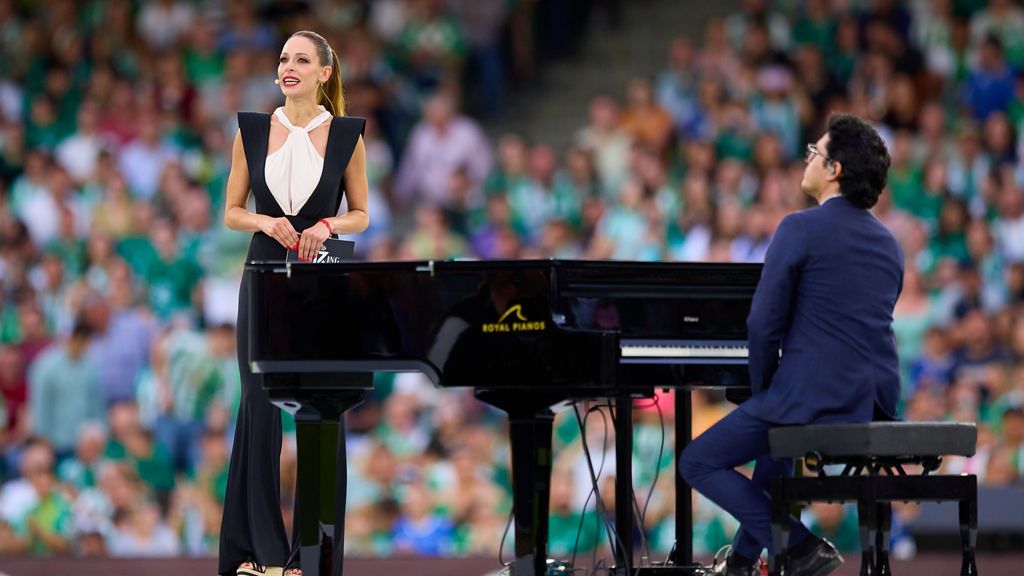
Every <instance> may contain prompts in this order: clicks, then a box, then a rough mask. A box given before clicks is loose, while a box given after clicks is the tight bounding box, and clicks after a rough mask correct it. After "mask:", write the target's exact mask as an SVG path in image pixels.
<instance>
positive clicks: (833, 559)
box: [786, 539, 843, 576]
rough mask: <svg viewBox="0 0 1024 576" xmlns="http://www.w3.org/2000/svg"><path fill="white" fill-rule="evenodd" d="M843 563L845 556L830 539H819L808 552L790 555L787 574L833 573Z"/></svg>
mask: <svg viewBox="0 0 1024 576" xmlns="http://www.w3.org/2000/svg"><path fill="white" fill-rule="evenodd" d="M842 563H843V557H842V556H840V555H839V551H838V550H836V548H835V546H833V545H832V543H831V542H829V541H828V540H824V539H823V540H819V541H818V543H817V544H816V545H815V546H814V549H812V550H811V551H810V552H808V553H807V554H804V555H803V556H797V557H795V558H794V557H792V556H791V557H790V558H789V562H788V563H787V565H786V568H787V569H786V576H825V575H826V574H831V573H832V572H833V571H835V569H836V568H839V565H840V564H842Z"/></svg>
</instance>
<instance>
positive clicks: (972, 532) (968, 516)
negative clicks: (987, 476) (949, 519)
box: [960, 489, 978, 576]
mask: <svg viewBox="0 0 1024 576" xmlns="http://www.w3.org/2000/svg"><path fill="white" fill-rule="evenodd" d="M977 542H978V496H977V489H975V491H974V493H973V494H972V495H971V497H970V498H968V499H967V500H961V501H960V545H961V549H962V551H963V563H962V564H961V565H960V576H977V574H978V566H977V565H976V564H975V562H974V547H975V546H976V545H977Z"/></svg>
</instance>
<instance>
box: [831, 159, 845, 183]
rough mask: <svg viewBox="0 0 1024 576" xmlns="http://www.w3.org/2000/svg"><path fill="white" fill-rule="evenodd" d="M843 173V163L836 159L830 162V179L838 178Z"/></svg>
mask: <svg viewBox="0 0 1024 576" xmlns="http://www.w3.org/2000/svg"><path fill="white" fill-rule="evenodd" d="M842 173H843V165H842V164H841V163H839V162H836V161H835V160H833V161H831V162H829V164H828V179H829V180H838V179H839V176H840V175H841V174H842Z"/></svg>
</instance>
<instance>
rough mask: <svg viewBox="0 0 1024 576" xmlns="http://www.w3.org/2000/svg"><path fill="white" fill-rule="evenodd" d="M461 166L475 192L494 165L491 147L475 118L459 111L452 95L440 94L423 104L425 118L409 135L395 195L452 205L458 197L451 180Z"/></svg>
mask: <svg viewBox="0 0 1024 576" xmlns="http://www.w3.org/2000/svg"><path fill="white" fill-rule="evenodd" d="M461 167H465V169H466V172H467V174H468V175H469V177H470V182H472V184H473V190H472V193H473V194H474V195H475V194H476V193H477V191H478V186H479V185H480V184H481V183H482V182H483V180H484V178H485V177H486V176H487V172H488V170H490V168H491V153H490V147H489V146H488V145H487V143H486V140H485V138H484V134H483V131H482V130H481V129H480V127H479V125H477V123H476V121H474V120H472V119H470V118H468V117H465V116H460V115H458V114H457V113H456V110H455V101H454V99H453V98H452V97H451V96H447V95H444V94H437V95H435V96H432V97H431V98H430V99H429V100H428V101H427V102H426V104H424V117H423V120H422V121H421V122H420V123H419V124H418V125H417V126H416V127H415V128H414V129H413V132H412V135H411V136H410V137H409V145H408V148H407V149H406V151H405V156H404V157H403V159H402V162H401V164H400V165H399V167H398V173H397V175H396V179H395V198H396V200H398V201H399V203H400V205H402V206H409V204H410V203H413V202H415V203H419V202H430V203H434V204H438V205H440V206H450V205H452V204H453V203H454V201H455V199H454V198H452V197H451V195H450V193H449V183H450V182H451V177H452V174H453V173H454V172H455V171H456V170H458V169H459V168H461ZM474 200H475V198H474Z"/></svg>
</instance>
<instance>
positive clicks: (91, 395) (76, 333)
mask: <svg viewBox="0 0 1024 576" xmlns="http://www.w3.org/2000/svg"><path fill="white" fill-rule="evenodd" d="M92 336H93V331H92V328H91V327H89V326H88V325H87V324H85V323H84V322H82V321H79V322H78V323H76V324H75V327H74V329H73V330H72V332H71V336H70V337H68V339H67V340H66V341H65V342H61V343H56V344H54V345H53V346H52V347H50V348H49V349H48V350H47V351H46V352H44V353H43V354H42V355H41V356H40V358H39V359H38V361H37V362H35V363H33V365H32V368H31V369H30V370H29V374H28V382H29V401H30V405H31V418H32V431H33V433H35V434H37V435H39V436H41V437H43V438H46V439H47V440H49V441H50V442H51V443H52V444H53V449H54V451H55V452H56V453H57V455H58V458H59V459H61V460H63V459H64V458H66V457H69V456H71V454H72V452H73V451H74V449H75V444H76V443H77V442H76V439H77V438H78V433H79V430H80V428H81V427H82V425H83V424H86V423H87V422H96V421H101V420H102V418H103V395H102V393H101V389H100V381H99V374H98V372H97V367H96V366H95V365H94V364H93V362H92V360H91V359H90V357H89V355H88V354H87V348H88V346H89V341H90V339H91V338H92Z"/></svg>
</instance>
